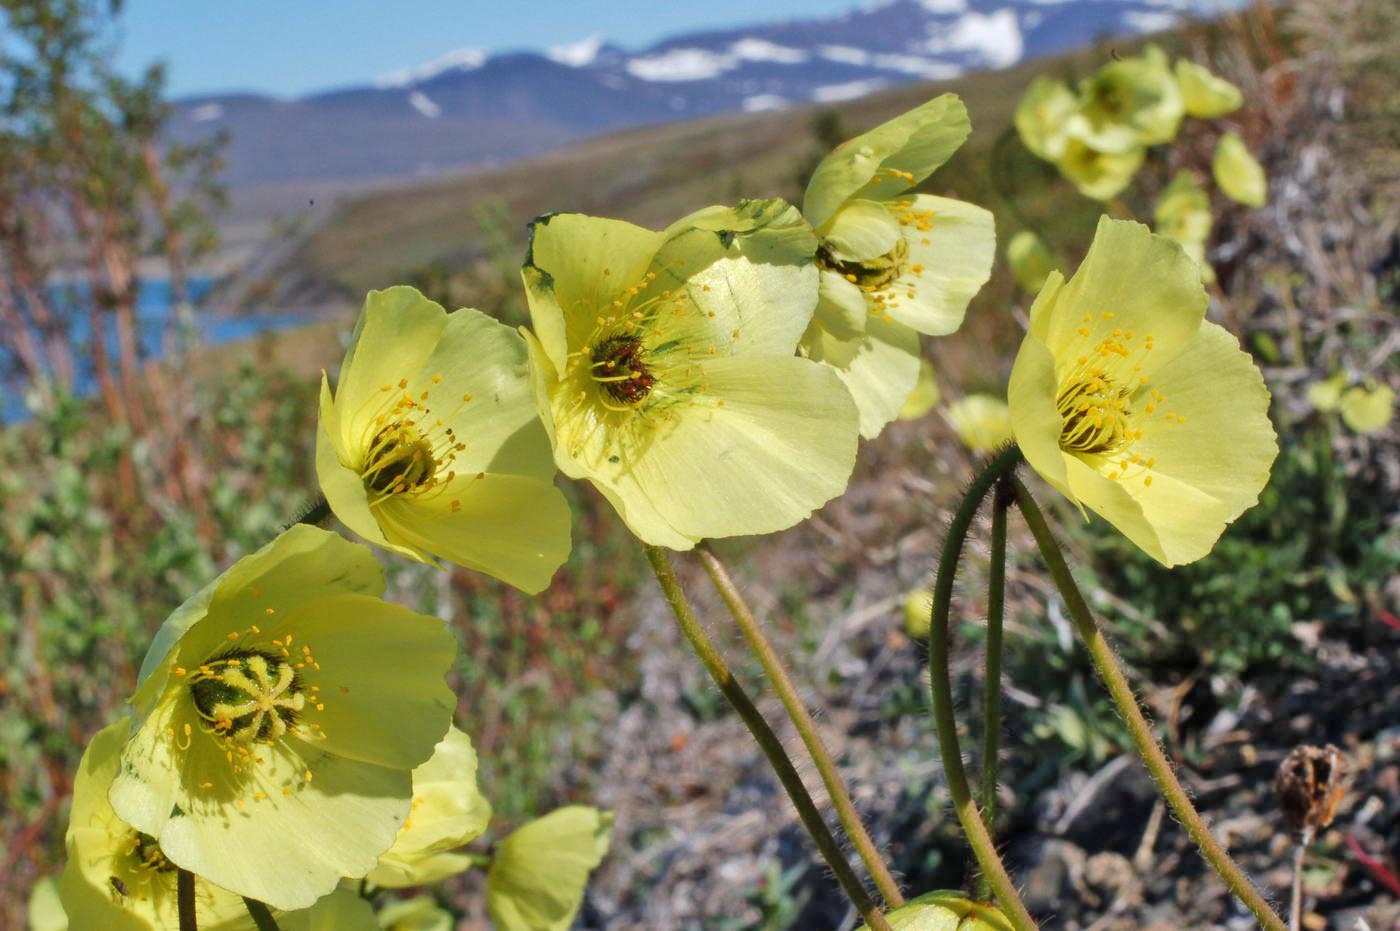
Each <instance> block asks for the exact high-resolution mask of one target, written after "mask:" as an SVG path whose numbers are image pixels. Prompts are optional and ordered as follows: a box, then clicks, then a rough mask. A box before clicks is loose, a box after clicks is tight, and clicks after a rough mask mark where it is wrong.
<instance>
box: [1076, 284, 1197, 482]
mask: <svg viewBox="0 0 1400 931" xmlns="http://www.w3.org/2000/svg"><path fill="white" fill-rule="evenodd" d="M1113 318H1114V314H1113V312H1112V311H1105V312H1103V313H1102V314H1099V315H1098V317H1097V318H1096V317H1095V315H1093V314H1085V315H1084V317H1083V319H1082V320H1081V321H1080V323H1081V325H1080V326H1079V327H1077V328H1076V329H1075V334H1076V338H1075V340H1074V344H1076V345H1077V346H1078V347H1079V351H1080V352H1081V353H1082V354H1081V355H1079V356H1077V357H1076V358H1075V359H1074V361H1073V364H1072V365H1069V366H1068V367H1067V368H1066V369H1065V370H1064V371H1063V373H1062V374H1061V376H1060V387H1059V391H1058V392H1057V393H1056V396H1055V406H1056V408H1057V409H1058V410H1059V413H1060V420H1061V426H1060V449H1062V450H1064V451H1065V452H1067V453H1073V454H1075V455H1078V456H1086V457H1088V456H1092V457H1100V460H1099V461H1100V462H1101V464H1102V468H1104V469H1106V474H1107V475H1108V477H1109V478H1111V479H1114V480H1115V481H1119V480H1123V479H1127V478H1139V477H1140V478H1141V479H1142V483H1143V485H1145V486H1150V485H1151V484H1152V469H1153V468H1154V467H1155V466H1156V464H1157V461H1156V460H1155V459H1150V458H1144V457H1143V456H1142V455H1140V454H1139V453H1136V452H1134V451H1133V446H1134V444H1136V443H1137V442H1138V441H1139V440H1141V439H1142V438H1143V437H1144V436H1145V435H1146V434H1147V431H1149V430H1152V429H1155V428H1156V427H1157V425H1158V423H1159V422H1161V421H1164V422H1165V423H1167V424H1183V423H1185V422H1186V418H1185V417H1182V416H1181V415H1180V414H1176V413H1173V412H1170V411H1162V410H1161V409H1162V407H1163V405H1164V402H1165V401H1166V396H1165V395H1164V394H1162V392H1160V391H1158V390H1157V389H1156V388H1152V387H1149V385H1148V377H1147V375H1146V374H1144V371H1143V366H1142V363H1141V362H1140V361H1139V362H1135V361H1134V360H1135V359H1145V358H1146V357H1147V354H1149V353H1151V352H1152V346H1153V342H1154V339H1155V338H1154V337H1153V336H1152V334H1150V333H1149V334H1147V335H1145V336H1140V337H1139V336H1135V335H1134V333H1133V331H1132V330H1124V329H1122V328H1121V327H1115V326H1113V324H1112V323H1105V322H1104V321H1111V320H1113ZM1109 328H1111V329H1109ZM1101 333H1102V334H1103V335H1099V334H1101Z"/></svg>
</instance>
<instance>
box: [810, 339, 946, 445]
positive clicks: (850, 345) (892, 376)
mask: <svg viewBox="0 0 1400 931" xmlns="http://www.w3.org/2000/svg"><path fill="white" fill-rule="evenodd" d="M808 344H809V345H810V346H811V347H812V349H811V351H809V353H808V358H810V359H812V360H813V361H815V362H826V363H828V364H830V365H831V367H832V368H833V369H834V370H835V371H836V374H837V376H839V377H840V379H841V381H842V382H843V383H844V384H845V385H846V388H847V389H848V390H849V391H850V392H851V397H852V399H854V401H855V402H856V408H857V410H858V411H859V412H860V435H861V436H863V437H865V438H866V439H868V440H870V439H874V438H875V437H877V436H879V435H880V431H882V430H884V429H885V425H886V424H887V423H889V422H890V421H891V420H894V419H895V417H896V416H898V415H899V413H900V409H901V408H902V407H903V406H904V402H905V401H906V400H908V398H909V396H910V392H912V391H913V390H914V386H915V384H916V383H917V382H918V380H919V334H918V333H915V332H914V331H913V330H911V329H910V328H909V327H907V326H905V325H904V324H902V323H895V322H893V321H885V320H881V319H880V318H878V317H872V318H871V319H870V323H869V326H868V328H867V330H866V333H865V334H864V335H863V336H858V337H856V338H855V339H852V340H837V339H836V338H835V337H834V336H831V335H829V334H822V335H819V336H817V337H816V338H815V339H813V340H810V341H809V343H808Z"/></svg>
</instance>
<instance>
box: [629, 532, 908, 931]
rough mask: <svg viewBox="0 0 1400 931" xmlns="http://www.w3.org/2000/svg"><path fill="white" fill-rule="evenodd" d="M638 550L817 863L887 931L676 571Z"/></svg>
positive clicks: (664, 558) (656, 553)
mask: <svg viewBox="0 0 1400 931" xmlns="http://www.w3.org/2000/svg"><path fill="white" fill-rule="evenodd" d="M643 548H644V549H645V551H646V554H647V561H648V562H650V563H651V571H652V572H653V573H654V574H655V575H656V581H657V582H659V583H660V584H661V591H662V593H663V594H665V596H666V602H667V603H668V604H669V605H670V606H671V613H672V614H674V615H675V616H676V623H678V624H679V625H680V628H681V633H683V634H685V638H686V639H687V640H688V641H690V646H691V648H692V649H694V650H695V655H696V656H698V657H700V662H701V663H703V664H704V665H705V670H706V671H707V672H708V673H709V674H710V678H711V679H714V681H715V685H717V686H719V690H720V692H721V693H722V694H723V695H724V697H725V698H726V699H728V701H729V704H730V706H731V707H732V708H733V709H734V710H735V711H736V712H738V714H739V717H740V718H742V719H743V721H744V724H745V725H747V727H748V729H749V733H751V734H753V738H754V740H755V742H757V743H758V746H759V747H760V748H761V749H762V750H763V753H764V755H765V756H767V757H768V763H769V765H771V766H772V767H773V771H774V772H775V773H776V774H777V776H778V781H779V782H781V783H782V784H783V788H784V789H786V790H787V794H788V798H790V799H792V804H793V807H794V808H796V809H797V816H798V817H799V818H800V819H802V826H803V827H805V828H806V829H807V833H808V834H810V835H811V836H812V841H813V842H814V843H815V844H816V845H817V849H818V850H819V851H820V852H821V855H822V858H823V859H825V860H826V864H827V866H828V867H830V869H831V871H832V872H833V873H835V874H836V880H837V882H839V883H840V884H841V889H842V890H843V891H844V892H845V893H846V898H848V899H850V900H851V904H852V905H854V906H855V909H856V911H857V912H859V913H860V916H861V918H862V919H864V920H865V923H866V924H867V925H869V926H870V929H871V931H890V926H889V922H887V921H885V918H884V916H883V915H881V914H880V910H879V909H878V908H876V906H875V903H874V901H872V900H871V898H870V895H869V894H868V893H867V892H866V891H865V887H864V886H862V885H861V884H860V878H859V877H858V876H856V873H855V870H853V869H851V865H850V864H849V863H847V862H846V858H845V856H843V855H842V853H841V848H840V846H839V845H838V844H837V843H836V838H834V837H833V836H832V834H831V830H830V829H829V828H828V827H827V826H826V822H825V821H823V820H822V816H821V813H820V812H819V811H817V806H816V803H814V802H813V801H812V796H811V795H809V794H808V792H807V787H806V786H805V785H803V784H802V777H801V776H799V775H798V774H797V769H796V768H795V767H794V766H793V765H792V760H790V759H788V756H787V751H785V750H784V749H783V744H782V741H781V740H779V739H778V735H777V734H775V733H773V729H772V728H771V727H769V726H768V722H767V721H766V720H764V718H763V715H762V713H760V712H759V710H758V708H757V707H755V705H754V703H753V701H752V699H750V698H749V696H748V693H747V692H745V691H744V687H743V686H742V685H740V684H739V683H738V681H737V680H735V678H734V675H733V673H731V672H730V671H729V666H728V665H727V664H726V663H725V662H724V657H723V656H721V655H720V653H719V650H717V649H715V645H714V643H712V642H711V641H710V638H709V635H708V634H706V633H705V629H704V628H703V627H702V626H700V621H699V620H698V619H697V618H696V617H695V612H693V611H691V610H690V604H689V603H688V602H687V601H686V598H685V592H684V590H682V589H681V583H680V580H679V579H677V578H676V573H675V570H674V569H672V568H671V560H670V557H669V556H668V555H667V553H666V551H665V550H664V549H662V548H661V547H659V546H650V545H644V547H643Z"/></svg>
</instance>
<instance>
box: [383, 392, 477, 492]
mask: <svg viewBox="0 0 1400 931" xmlns="http://www.w3.org/2000/svg"><path fill="white" fill-rule="evenodd" d="M441 382H442V376H441V375H435V376H433V379H432V383H433V384H434V385H437V384H440V383H441ZM431 394H432V391H431V389H427V390H424V391H421V392H419V394H418V395H417V396H416V397H415V396H414V395H413V394H411V393H410V392H409V391H408V379H406V378H405V379H402V380H400V381H399V383H398V386H397V388H396V387H395V386H394V385H385V386H384V387H383V388H380V389H379V391H378V392H376V393H375V394H374V395H373V396H372V398H371V401H370V402H369V403H376V402H377V406H378V409H377V410H376V411H375V412H374V416H373V417H372V419H371V420H370V421H369V428H368V429H367V430H366V435H367V436H368V437H369V439H368V442H367V443H366V444H365V445H366V448H365V454H364V458H363V464H362V465H361V466H360V480H361V481H362V482H364V485H365V489H366V490H367V491H368V492H369V493H370V505H371V506H374V505H378V504H381V503H383V502H384V501H386V500H388V499H389V498H392V497H393V496H394V495H405V494H409V495H411V494H419V493H421V492H424V491H427V490H429V489H432V488H437V487H438V486H441V485H445V484H447V483H449V482H451V481H452V480H453V479H454V478H456V475H457V473H456V472H454V471H452V470H451V466H452V463H453V462H454V461H455V460H456V458H457V454H458V453H459V452H461V451H462V450H464V449H466V448H467V445H466V444H465V443H463V442H461V441H460V440H459V439H458V438H457V434H456V432H455V431H454V430H453V429H452V428H451V427H449V426H447V425H446V424H445V423H444V421H443V418H442V417H440V416H437V415H435V414H434V413H433V411H432V409H431V408H430V407H429V406H428V402H429V399H430V397H431ZM471 399H472V397H471V395H469V394H467V395H463V396H462V400H461V402H460V403H459V404H458V405H457V407H456V409H455V410H453V411H452V413H451V414H449V415H447V416H448V417H452V416H455V415H456V413H457V411H460V410H461V409H462V406H463V405H465V404H467V403H468V402H469V401H471ZM371 431H372V432H371Z"/></svg>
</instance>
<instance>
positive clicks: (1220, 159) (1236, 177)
mask: <svg viewBox="0 0 1400 931" xmlns="http://www.w3.org/2000/svg"><path fill="white" fill-rule="evenodd" d="M1210 170H1211V173H1212V174H1213V175H1215V183H1216V184H1218V185H1220V190H1222V191H1224V192H1225V196H1226V197H1228V198H1230V199H1231V200H1233V201H1235V202H1236V203H1241V204H1244V205H1245V206H1247V207H1262V206H1264V204H1266V203H1268V200H1269V179H1268V178H1267V177H1265V176H1264V168H1263V166H1262V165H1260V164H1259V163H1258V162H1257V161H1255V160H1254V156H1253V155H1250V154H1249V149H1248V148H1246V147H1245V144H1244V140H1243V139H1241V138H1240V137H1239V136H1237V135H1235V134H1234V133H1226V134H1225V135H1223V136H1221V137H1220V141H1219V142H1217V143H1216V144H1215V158H1214V159H1212V160H1211V163H1210Z"/></svg>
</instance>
